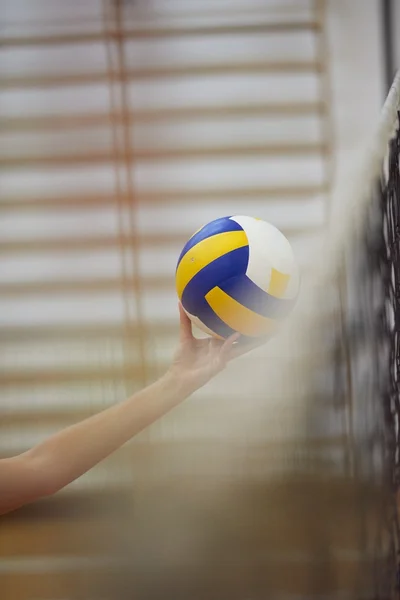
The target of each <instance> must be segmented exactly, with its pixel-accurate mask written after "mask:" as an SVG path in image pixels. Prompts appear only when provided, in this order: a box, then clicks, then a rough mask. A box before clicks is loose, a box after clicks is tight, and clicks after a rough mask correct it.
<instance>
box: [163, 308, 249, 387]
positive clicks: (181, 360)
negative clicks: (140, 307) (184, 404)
mask: <svg viewBox="0 0 400 600" xmlns="http://www.w3.org/2000/svg"><path fill="white" fill-rule="evenodd" d="M179 314H180V336H179V347H178V350H177V353H176V355H175V358H174V362H173V364H172V367H171V371H172V372H173V373H174V375H175V376H176V377H177V378H178V380H179V381H180V382H181V384H182V385H183V386H184V387H185V389H189V390H190V392H192V391H195V390H196V389H198V388H200V387H202V386H203V385H205V384H206V383H207V382H208V381H210V379H212V378H213V377H214V376H215V375H217V374H218V373H220V372H221V371H223V369H224V368H225V367H226V365H227V364H228V362H229V361H230V360H232V358H236V357H237V356H240V355H241V354H244V353H245V352H248V351H249V350H251V349H252V348H253V347H254V346H251V347H250V346H247V347H240V345H239V344H237V341H238V339H239V337H240V335H239V334H238V333H235V334H234V335H232V336H230V337H229V338H228V339H226V340H218V339H216V338H208V339H200V340H199V339H196V338H195V337H194V336H193V333H192V324H191V321H190V319H189V317H188V316H187V314H186V313H185V311H184V310H183V308H182V305H181V304H180V305H179ZM257 345H259V342H258V343H257Z"/></svg>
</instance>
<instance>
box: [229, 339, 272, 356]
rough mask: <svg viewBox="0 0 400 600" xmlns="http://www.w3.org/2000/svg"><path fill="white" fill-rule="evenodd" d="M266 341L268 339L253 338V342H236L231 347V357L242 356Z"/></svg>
mask: <svg viewBox="0 0 400 600" xmlns="http://www.w3.org/2000/svg"><path fill="white" fill-rule="evenodd" d="M267 341H268V339H266V338H262V339H257V340H254V342H250V343H247V344H237V346H235V347H234V348H232V351H231V359H233V358H239V357H240V356H244V355H245V354H247V353H248V352H251V351H252V350H255V349H256V348H260V346H263V345H264V344H266V343H267Z"/></svg>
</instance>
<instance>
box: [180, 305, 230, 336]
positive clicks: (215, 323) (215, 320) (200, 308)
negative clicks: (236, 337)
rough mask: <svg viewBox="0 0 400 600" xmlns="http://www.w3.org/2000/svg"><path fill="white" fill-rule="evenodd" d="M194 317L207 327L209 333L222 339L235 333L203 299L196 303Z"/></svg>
mask: <svg viewBox="0 0 400 600" xmlns="http://www.w3.org/2000/svg"><path fill="white" fill-rule="evenodd" d="M183 306H185V305H183ZM185 308H186V306H185ZM186 310H188V309H186ZM191 314H193V313H191ZM195 316H196V317H198V318H199V319H200V321H201V322H202V323H204V325H205V326H206V327H208V329H211V331H213V332H214V333H216V334H217V335H220V336H221V337H223V338H227V337H229V336H230V335H232V334H234V333H235V331H234V330H233V329H231V328H230V327H228V325H226V323H224V322H223V321H222V320H221V319H220V318H219V317H218V315H216V314H215V312H214V311H213V309H212V308H211V306H210V305H209V304H208V302H207V300H206V299H205V298H202V299H201V300H199V301H198V302H197V314H196V315H195Z"/></svg>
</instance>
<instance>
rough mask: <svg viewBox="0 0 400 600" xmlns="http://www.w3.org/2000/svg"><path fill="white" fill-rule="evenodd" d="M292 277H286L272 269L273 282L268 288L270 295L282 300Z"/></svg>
mask: <svg viewBox="0 0 400 600" xmlns="http://www.w3.org/2000/svg"><path fill="white" fill-rule="evenodd" d="M289 279H290V275H285V274H284V273H281V272H280V271H277V270H276V269H271V280H270V283H269V287H268V294H271V296H275V298H282V296H283V295H284V293H285V292H286V288H287V286H288V283H289Z"/></svg>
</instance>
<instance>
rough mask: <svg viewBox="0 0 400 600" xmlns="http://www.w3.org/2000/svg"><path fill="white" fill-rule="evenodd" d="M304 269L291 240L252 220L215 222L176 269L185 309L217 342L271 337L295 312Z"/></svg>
mask: <svg viewBox="0 0 400 600" xmlns="http://www.w3.org/2000/svg"><path fill="white" fill-rule="evenodd" d="M299 279H300V278H299V269H298V266H297V263H296V260H295V257H294V253H293V250H292V247H291V245H290V243H289V241H288V240H287V238H286V237H285V236H284V235H283V233H281V232H280V231H279V229H277V228H276V227H275V226H274V225H271V224H270V223H267V222H266V221H262V220H261V219H256V218H253V217H248V216H231V217H222V218H220V219H216V220H214V221H211V222H210V223H208V224H207V225H205V226H204V227H202V228H201V229H199V230H198V231H197V232H196V233H194V234H193V235H192V237H191V238H190V239H189V240H188V242H187V243H186V244H185V246H184V248H183V250H182V252H181V254H180V256H179V259H178V264H177V267H176V291H177V294H178V297H179V299H180V301H181V304H182V306H183V309H184V310H185V312H186V314H187V315H188V317H189V318H190V320H191V321H192V323H193V324H194V325H195V326H197V327H198V328H199V329H200V330H202V331H203V332H205V333H207V334H209V335H211V336H214V337H218V338H227V337H229V336H230V335H232V334H233V333H240V334H241V336H242V338H251V339H253V340H254V338H261V337H268V336H270V335H272V334H273V333H275V332H276V330H277V328H278V327H279V325H280V323H281V322H282V320H283V319H284V318H285V317H286V316H287V315H288V314H289V313H290V312H291V310H292V309H293V307H294V305H295V302H296V299H297V296H298V292H299Z"/></svg>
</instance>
